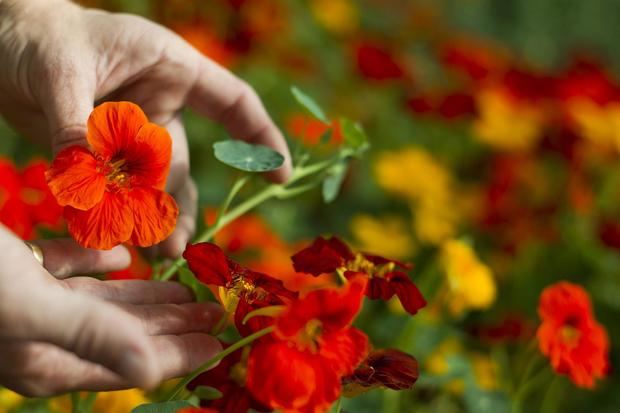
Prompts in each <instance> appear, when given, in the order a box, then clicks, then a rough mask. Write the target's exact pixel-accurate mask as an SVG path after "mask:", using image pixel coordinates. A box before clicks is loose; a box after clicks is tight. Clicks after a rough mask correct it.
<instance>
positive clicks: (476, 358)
mask: <svg viewBox="0 0 620 413" xmlns="http://www.w3.org/2000/svg"><path fill="white" fill-rule="evenodd" d="M470 360H471V365H472V367H473V369H474V376H475V378H476V384H477V385H478V387H480V388H481V389H482V390H486V391H491V390H495V389H497V388H498V387H499V383H498V375H499V371H498V369H499V367H498V365H497V363H496V362H495V361H494V360H493V359H492V358H491V357H489V356H487V355H486V354H482V353H473V354H471V355H470Z"/></svg>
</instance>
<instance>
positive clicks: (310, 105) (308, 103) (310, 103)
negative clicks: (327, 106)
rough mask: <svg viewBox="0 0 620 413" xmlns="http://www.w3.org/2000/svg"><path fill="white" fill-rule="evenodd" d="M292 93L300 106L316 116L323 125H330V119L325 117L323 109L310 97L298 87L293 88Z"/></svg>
mask: <svg viewBox="0 0 620 413" xmlns="http://www.w3.org/2000/svg"><path fill="white" fill-rule="evenodd" d="M291 93H292V94H293V96H294V97H295V100H296V101H297V103H299V105H300V106H301V107H302V108H303V109H305V110H306V112H308V113H309V114H310V115H312V116H314V117H315V118H317V119H318V120H320V121H321V122H323V123H329V119H327V116H325V112H323V109H321V107H320V106H319V105H318V103H316V102H315V101H314V99H312V98H311V97H310V96H308V95H307V94H305V93H304V92H302V91H301V90H299V89H298V88H297V87H295V86H293V87H291Z"/></svg>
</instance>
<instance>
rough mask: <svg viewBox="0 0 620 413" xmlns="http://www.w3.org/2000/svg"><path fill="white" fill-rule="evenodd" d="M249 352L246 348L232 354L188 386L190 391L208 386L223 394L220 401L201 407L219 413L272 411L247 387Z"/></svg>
mask: <svg viewBox="0 0 620 413" xmlns="http://www.w3.org/2000/svg"><path fill="white" fill-rule="evenodd" d="M224 347H228V346H224ZM249 350H250V349H249V347H246V348H244V349H240V350H237V351H235V352H234V353H231V354H230V355H229V356H227V357H226V358H224V359H223V360H222V361H221V362H220V364H218V365H217V366H216V367H215V368H213V369H211V370H209V371H207V372H205V373H202V374H201V375H200V376H198V377H196V379H195V380H193V381H192V382H191V383H190V384H189V385H188V386H187V387H188V389H190V390H194V389H195V388H196V387H198V386H208V387H213V388H215V389H217V390H219V391H220V392H221V393H222V397H221V398H219V399H215V400H203V401H201V402H200V405H201V406H204V407H209V408H212V409H214V411H216V412H218V413H246V412H247V411H249V410H250V409H253V410H255V411H258V412H270V411H271V409H270V408H269V407H267V406H265V405H263V404H262V403H260V402H259V401H257V400H256V399H255V398H254V397H253V396H252V394H251V393H250V392H249V391H248V390H247V389H246V387H245V382H246V372H247V362H248V354H249V353H248V352H249Z"/></svg>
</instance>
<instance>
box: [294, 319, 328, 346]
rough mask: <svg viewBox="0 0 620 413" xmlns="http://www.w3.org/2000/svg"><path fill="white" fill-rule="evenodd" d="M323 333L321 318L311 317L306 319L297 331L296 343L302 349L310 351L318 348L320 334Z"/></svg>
mask: <svg viewBox="0 0 620 413" xmlns="http://www.w3.org/2000/svg"><path fill="white" fill-rule="evenodd" d="M322 333H323V323H321V320H318V319H316V318H313V319H312V320H310V321H308V322H307V323H306V325H305V326H304V328H303V329H302V330H301V331H300V332H299V336H298V343H299V344H300V345H301V346H300V347H302V348H303V349H310V351H311V352H312V353H316V352H317V351H318V350H319V344H320V339H321V334H322Z"/></svg>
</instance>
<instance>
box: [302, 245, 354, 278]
mask: <svg viewBox="0 0 620 413" xmlns="http://www.w3.org/2000/svg"><path fill="white" fill-rule="evenodd" d="M352 257H353V254H352V253H351V250H349V248H348V247H347V246H346V244H344V243H343V242H342V241H340V240H339V239H338V238H335V237H332V238H330V239H329V240H326V239H325V238H323V237H319V238H317V239H316V240H315V241H314V242H313V243H312V245H310V246H309V247H308V248H305V249H303V250H301V251H299V252H298V253H297V254H295V255H293V256H292V259H293V267H294V268H295V271H297V272H305V273H308V274H312V275H315V276H317V275H321V274H325V273H330V272H334V271H336V269H337V268H338V267H341V266H342V265H344V263H345V261H346V260H348V259H351V258H352Z"/></svg>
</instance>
